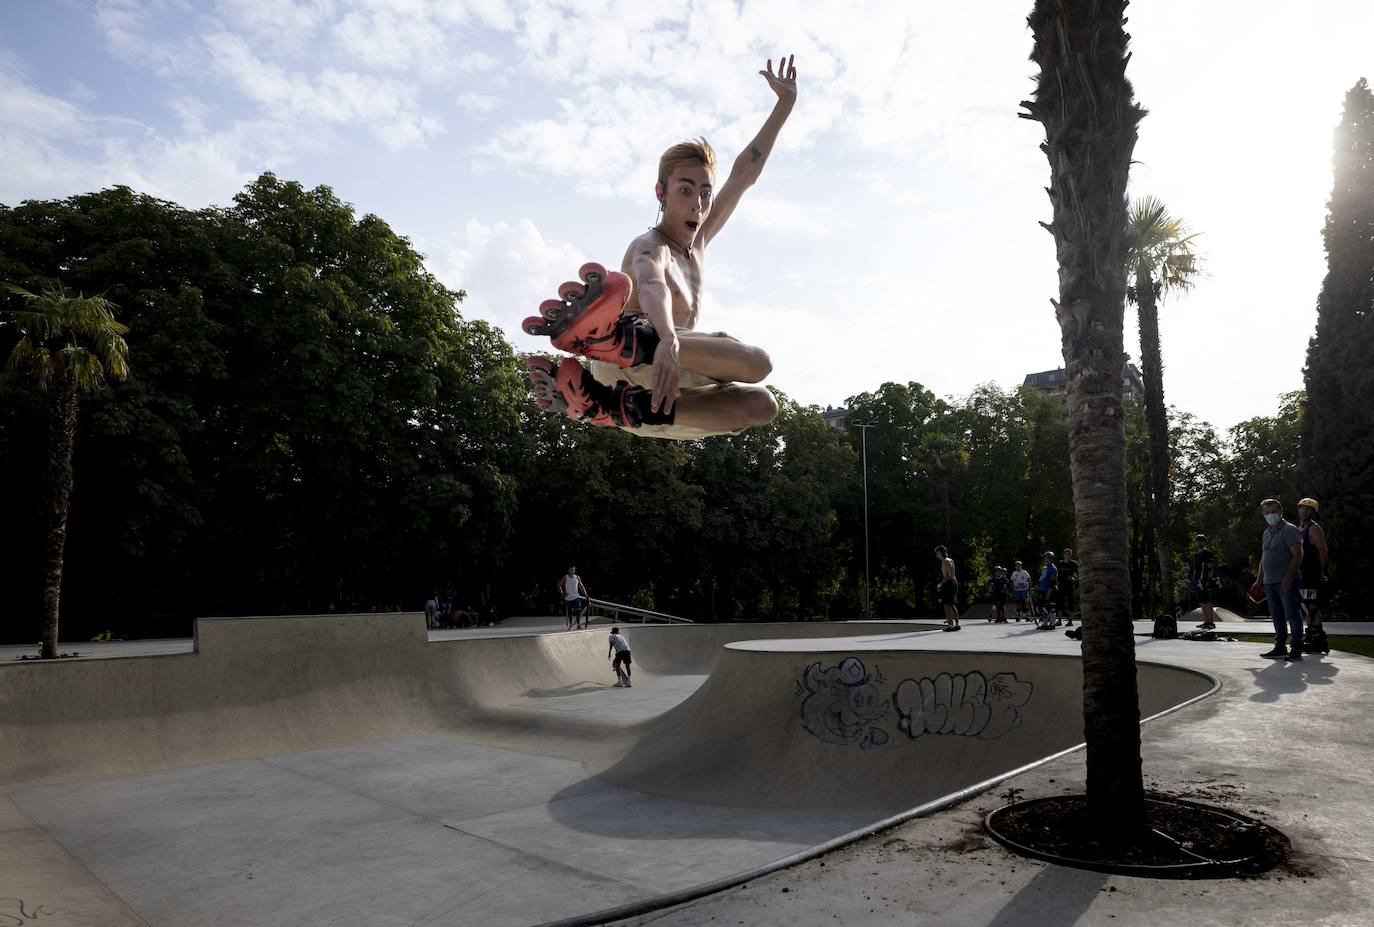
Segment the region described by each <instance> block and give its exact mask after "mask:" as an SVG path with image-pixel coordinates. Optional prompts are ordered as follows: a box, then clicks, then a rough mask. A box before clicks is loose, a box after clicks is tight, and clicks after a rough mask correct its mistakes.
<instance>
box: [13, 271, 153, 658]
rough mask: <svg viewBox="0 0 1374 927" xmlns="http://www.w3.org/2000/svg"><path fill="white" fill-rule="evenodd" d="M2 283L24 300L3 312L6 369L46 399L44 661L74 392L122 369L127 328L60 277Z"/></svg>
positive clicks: (72, 435) (56, 601)
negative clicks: (7, 327) (37, 286)
mask: <svg viewBox="0 0 1374 927" xmlns="http://www.w3.org/2000/svg"><path fill="white" fill-rule="evenodd" d="M5 289H6V290H8V291H9V292H10V293H12V294H14V295H16V296H18V297H19V298H20V299H21V300H22V301H23V308H19V309H8V310H6V312H5V314H7V315H9V316H10V317H11V319H12V321H11V322H10V323H9V324H12V325H13V326H14V328H15V329H16V332H15V344H14V347H13V348H11V349H10V353H9V359H8V360H7V361H6V363H5V371H6V373H9V374H19V373H26V374H28V375H30V376H32V377H33V379H34V381H35V383H36V384H37V385H38V388H39V389H41V390H43V391H44V392H46V393H47V395H48V401H49V404H48V415H49V418H48V448H47V449H48V467H47V471H48V479H47V487H46V489H47V492H46V496H47V500H48V526H47V528H48V530H47V569H46V576H45V583H44V590H43V637H42V649H41V651H40V656H42V657H43V659H49V660H50V659H55V658H56V657H57V638H58V623H59V616H60V611H61V603H62V566H63V562H64V556H65V550H66V541H67V512H68V510H69V509H70V507H71V494H72V481H73V467H72V460H73V456H74V451H75V446H76V420H77V411H78V408H77V406H78V399H79V396H80V394H81V393H94V392H97V391H99V390H101V389H103V388H104V387H105V383H106V380H107V378H109V379H115V380H118V379H123V378H124V376H126V375H127V373H128V369H129V347H128V345H127V344H126V343H125V342H124V337H123V336H124V334H125V333H126V332H127V331H128V328H127V327H125V326H124V325H122V324H120V323H119V321H117V320H116V319H115V317H114V309H115V306H114V304H113V303H111V302H110V301H109V300H108V299H106V298H105V297H103V296H82V295H79V294H78V295H75V296H73V295H70V294H69V293H68V292H67V290H66V289H65V288H64V287H63V286H62V284H60V283H54V284H50V285H48V286H47V287H45V288H44V289H43V292H42V294H41V295H40V294H36V293H32V292H30V291H28V290H26V289H24V288H22V287H18V286H14V285H13V284H10V285H7V286H6V287H5Z"/></svg>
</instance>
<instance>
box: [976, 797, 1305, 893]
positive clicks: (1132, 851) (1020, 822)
mask: <svg viewBox="0 0 1374 927" xmlns="http://www.w3.org/2000/svg"><path fill="white" fill-rule="evenodd" d="M1145 820H1146V830H1145V831H1144V833H1143V834H1141V835H1140V837H1139V838H1137V839H1136V840H1135V841H1132V842H1131V843H1128V844H1125V845H1108V844H1104V843H1100V842H1098V841H1097V840H1096V839H1095V833H1094V830H1093V828H1092V827H1091V826H1090V825H1091V821H1090V819H1089V816H1088V800H1087V798H1086V797H1085V796H1083V795H1062V796H1054V797H1050V798H1033V799H1029V800H1027V801H1021V802H1016V803H1015V804H1010V805H1004V806H1003V807H1001V808H998V809H997V810H996V811H994V812H992V813H991V814H989V815H988V816H987V818H986V819H985V820H984V821H983V829H984V830H986V831H987V832H988V835H989V836H991V837H992V839H994V840H996V841H997V842H998V843H1000V844H1002V845H1003V846H1004V847H1006V848H1007V849H1009V850H1011V851H1012V852H1015V853H1020V854H1022V855H1024V856H1030V857H1034V858H1035V859H1043V860H1045V861H1046V862H1050V863H1058V864H1060V865H1062V866H1073V867H1075V868H1078V869H1092V870H1094V871H1097V872H1111V873H1118V874H1121V875H1132V876H1144V877H1146V878H1155V879H1214V878H1224V877H1227V876H1235V875H1253V874H1255V873H1259V872H1264V871H1265V870H1267V869H1270V868H1272V867H1273V866H1275V865H1277V864H1278V863H1280V862H1282V861H1283V860H1284V859H1285V858H1286V857H1287V855H1288V838H1287V837H1285V836H1284V835H1283V834H1282V833H1280V832H1279V831H1277V830H1275V829H1274V828H1272V827H1270V826H1269V825H1268V824H1264V823H1263V822H1260V821H1256V820H1255V819H1253V818H1248V817H1246V816H1245V815H1242V814H1236V813H1235V812H1233V811H1224V810H1222V809H1220V808H1214V807H1212V806H1210V805H1201V804H1198V803H1197V802H1191V801H1184V800H1183V799H1181V798H1168V797H1164V796H1152V797H1147V798H1146V799H1145Z"/></svg>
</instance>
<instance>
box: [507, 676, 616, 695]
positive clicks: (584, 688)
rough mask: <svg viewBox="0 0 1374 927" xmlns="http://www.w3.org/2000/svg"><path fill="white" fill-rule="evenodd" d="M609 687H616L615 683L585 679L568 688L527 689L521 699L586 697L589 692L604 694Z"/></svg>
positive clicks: (567, 686) (568, 685)
mask: <svg viewBox="0 0 1374 927" xmlns="http://www.w3.org/2000/svg"><path fill="white" fill-rule="evenodd" d="M608 687H614V683H607V682H592V681H591V680H590V679H583V680H581V681H580V682H570V683H568V684H567V685H566V686H559V687H558V688H556V689H527V690H526V691H524V692H522V693H521V697H522V698H562V697H564V696H568V695H586V694H587V693H588V692H603V691H605V690H606V689H607V688H608Z"/></svg>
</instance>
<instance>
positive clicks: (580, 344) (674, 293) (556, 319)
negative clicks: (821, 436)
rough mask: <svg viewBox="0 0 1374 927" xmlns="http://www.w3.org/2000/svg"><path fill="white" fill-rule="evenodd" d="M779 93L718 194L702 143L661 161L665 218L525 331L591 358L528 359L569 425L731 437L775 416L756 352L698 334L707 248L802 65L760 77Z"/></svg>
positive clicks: (756, 161)
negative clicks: (609, 268)
mask: <svg viewBox="0 0 1374 927" xmlns="http://www.w3.org/2000/svg"><path fill="white" fill-rule="evenodd" d="M759 74H761V75H762V76H763V77H764V78H765V79H766V80H767V82H768V86H769V87H770V88H771V89H772V90H773V92H774V93H775V94H776V95H777V98H778V99H777V103H776V104H775V105H774V107H773V112H772V113H771V114H770V115H769V116H768V119H767V120H766V121H765V122H764V124H763V128H761V129H760V130H759V133H758V135H757V136H755V137H754V140H753V141H752V142H750V143H749V146H748V147H747V148H745V150H744V151H743V152H741V153H740V155H739V157H737V158H736V159H735V163H734V166H733V167H732V168H731V170H730V176H729V177H728V178H726V181H725V184H724V186H722V187H721V188H720V191H719V192H718V193H717V192H716V190H715V181H716V172H715V167H716V157H715V152H714V151H712V150H711V146H710V145H708V144H707V143H706V142H705V140H697V141H691V142H683V143H681V144H678V145H674V146H673V147H671V148H669V149H668V150H667V151H665V152H664V153H663V157H662V158H661V159H660V160H659V168H658V183H657V184H656V185H655V188H654V189H655V194H656V196H657V197H658V202H659V210H660V217H659V221H658V223H657V224H656V225H654V226H653V227H652V228H650V229H649V230H648V231H646V232H645V233H644V234H642V235H640V236H639V237H638V238H636V239H635V240H634V241H632V242H631V243H630V247H629V248H628V249H626V252H625V257H624V258H623V259H622V261H621V265H620V270H621V272H620V273H619V274H617V273H614V272H606V271H605V270H604V269H603V268H600V267H599V266H597V265H587V266H584V267H583V268H582V277H583V280H584V283H585V285H584V284H579V283H576V282H574V283H567V284H564V285H563V286H562V287H561V288H560V291H559V292H560V297H561V298H560V299H559V300H549V301H547V302H545V303H544V304H543V305H542V306H540V312H541V315H542V318H541V317H535V318H531V319H527V320H526V323H525V330H526V331H527V332H530V333H531V334H548V335H550V337H552V338H553V341H554V346H555V347H558V348H561V349H563V350H567V351H569V352H571V353H574V354H580V355H582V356H584V357H587V358H588V359H589V361H590V370H588V369H587V368H585V367H583V366H582V364H581V363H580V362H579V361H577V360H575V359H574V358H565V359H564V360H563V361H562V363H561V364H557V365H555V364H554V362H553V361H552V360H550V359H549V358H546V357H540V356H531V357H529V358H527V359H526V366H527V367H528V369H529V373H530V379H531V381H532V382H533V384H534V392H535V396H536V398H537V399H538V401H539V404H540V405H541V406H543V407H545V408H548V409H553V410H556V411H561V412H564V413H565V414H567V415H568V417H569V418H572V419H574V420H575V421H585V422H589V423H591V424H595V425H605V426H609V427H619V428H625V429H628V430H630V431H631V432H632V433H634V434H638V435H641V436H644V437H660V438H678V439H691V438H702V437H706V436H708V435H718V434H734V433H737V432H739V431H742V430H744V429H746V428H749V427H752V426H754V425H766V424H768V423H769V422H771V421H772V420H773V419H774V417H776V416H777V413H778V406H777V402H776V401H775V400H774V399H773V395H772V393H770V392H769V391H768V390H767V389H765V388H764V387H762V386H758V385H755V384H758V383H760V382H761V381H762V380H763V379H764V378H765V377H767V376H768V374H769V373H770V372H771V371H772V362H771V361H770V360H769V358H768V354H767V353H766V352H765V351H764V350H763V349H762V348H756V347H753V346H751V345H747V344H744V343H743V342H741V341H739V340H737V339H735V338H732V337H730V336H729V335H726V334H724V333H722V332H716V333H714V334H706V333H703V332H698V331H696V325H697V318H698V315H699V313H700V311H701V294H702V288H703V283H704V270H705V268H704V264H705V251H706V247H707V246H708V245H709V244H710V243H711V242H712V241H713V240H714V239H715V237H716V235H718V234H719V233H720V231H721V229H722V228H724V226H725V223H726V221H727V220H729V218H730V216H731V214H732V213H734V211H735V207H736V206H738V205H739V201H740V197H742V196H743V195H744V191H745V190H747V189H749V187H751V186H753V184H754V182H755V181H756V180H758V178H759V175H760V174H761V173H762V172H763V166H764V164H766V163H767V161H768V155H769V153H770V152H771V151H772V150H773V143H774V142H775V141H777V137H778V131H779V130H780V129H781V128H782V125H783V123H784V122H786V121H787V117H788V115H790V114H791V112H792V106H793V104H794V103H795V102H796V99H797V69H796V68H795V67H794V66H793V64H792V59H786V60H783V59H779V61H778V70H777V73H776V74H775V73H774V72H773V62H772V59H769V61H768V65H767V69H766V70H764V71H760V72H759Z"/></svg>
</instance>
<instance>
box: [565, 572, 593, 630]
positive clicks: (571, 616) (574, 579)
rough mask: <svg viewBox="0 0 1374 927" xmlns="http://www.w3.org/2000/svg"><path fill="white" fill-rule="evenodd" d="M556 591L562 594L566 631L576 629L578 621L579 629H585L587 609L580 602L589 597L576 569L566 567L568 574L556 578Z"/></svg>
mask: <svg viewBox="0 0 1374 927" xmlns="http://www.w3.org/2000/svg"><path fill="white" fill-rule="evenodd" d="M558 590H559V592H561V593H563V614H564V616H565V617H566V618H567V627H568V630H569V631H571V630H573V629H574V628H576V627H578V621H579V619H581V620H582V624H581V627H583V628H585V627H586V626H587V624H586V614H587V609H586V607H585V606H584V605H583V604H582V600H583V599H585V598H589V596H588V595H587V587H586V586H584V585H582V577H580V576H578V575H577V567H575V566H570V567H568V572H567V573H565V574H563V575H562V576H560V577H559V578H558Z"/></svg>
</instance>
